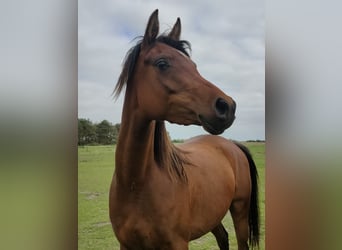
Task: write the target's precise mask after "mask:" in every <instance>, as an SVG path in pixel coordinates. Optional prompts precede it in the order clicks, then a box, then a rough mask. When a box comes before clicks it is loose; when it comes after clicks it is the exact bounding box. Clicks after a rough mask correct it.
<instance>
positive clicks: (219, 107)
mask: <svg viewBox="0 0 342 250" xmlns="http://www.w3.org/2000/svg"><path fill="white" fill-rule="evenodd" d="M215 108H216V111H217V114H218V115H219V116H220V117H223V118H226V114H227V113H228V110H229V106H228V103H226V101H225V100H223V99H222V98H218V99H217V100H216V103H215Z"/></svg>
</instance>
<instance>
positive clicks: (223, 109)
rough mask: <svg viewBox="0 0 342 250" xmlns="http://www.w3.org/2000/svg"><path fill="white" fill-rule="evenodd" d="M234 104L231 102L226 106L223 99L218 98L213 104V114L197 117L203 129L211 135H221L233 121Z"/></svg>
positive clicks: (226, 103)
mask: <svg viewBox="0 0 342 250" xmlns="http://www.w3.org/2000/svg"><path fill="white" fill-rule="evenodd" d="M235 110H236V103H235V101H233V100H232V103H231V104H228V102H226V101H225V100H224V99H222V98H218V99H217V100H216V101H215V104H214V114H213V115H210V116H205V115H201V114H200V115H198V119H199V121H200V123H201V125H202V126H203V128H204V129H205V130H206V131H207V132H209V133H210V134H213V135H219V134H222V133H223V132H224V131H225V130H226V129H227V128H229V127H230V126H231V125H232V124H233V122H234V120H235Z"/></svg>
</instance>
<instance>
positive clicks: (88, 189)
mask: <svg viewBox="0 0 342 250" xmlns="http://www.w3.org/2000/svg"><path fill="white" fill-rule="evenodd" d="M245 145H247V147H248V148H249V149H250V151H251V153H252V155H253V158H254V160H255V163H256V165H257V168H258V171H259V206H260V220H261V227H260V231H261V241H260V250H263V249H265V223H264V221H265V219H264V218H265V143H259V142H258V143H257V142H249V143H245ZM114 153H115V146H114V145H113V146H82V147H79V148H78V249H101V250H119V244H118V242H117V240H116V239H115V236H114V233H113V231H112V227H111V224H110V221H109V212H108V192H109V186H110V183H111V179H112V175H113V172H114ZM223 224H224V226H225V228H226V230H227V231H228V233H229V242H230V249H232V250H234V249H237V245H236V239H235V233H234V227H233V223H232V220H231V217H230V215H229V213H228V214H227V215H226V217H225V218H224V220H223ZM214 249H218V246H217V244H216V241H215V238H214V236H213V235H212V234H211V233H209V234H207V235H205V236H203V237H202V238H199V239H197V240H195V241H192V242H191V243H190V250H214Z"/></svg>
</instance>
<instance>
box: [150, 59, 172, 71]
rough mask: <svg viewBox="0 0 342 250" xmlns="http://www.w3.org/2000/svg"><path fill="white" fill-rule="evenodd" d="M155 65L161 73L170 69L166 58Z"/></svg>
mask: <svg viewBox="0 0 342 250" xmlns="http://www.w3.org/2000/svg"><path fill="white" fill-rule="evenodd" d="M154 65H155V66H157V67H158V69H160V70H161V71H165V70H167V69H168V68H169V67H170V64H169V62H168V61H167V60H166V59H164V58H161V59H158V60H157V61H156V62H155V64H154Z"/></svg>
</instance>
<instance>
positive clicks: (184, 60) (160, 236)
mask: <svg viewBox="0 0 342 250" xmlns="http://www.w3.org/2000/svg"><path fill="white" fill-rule="evenodd" d="M157 14H158V12H157V11H155V12H154V13H153V14H152V15H151V17H150V19H149V22H148V25H147V28H146V31H145V35H144V38H143V41H142V42H141V43H138V44H137V46H135V47H134V48H133V49H132V50H131V51H130V53H129V54H128V57H127V58H126V62H125V65H124V69H123V72H122V74H121V75H120V78H119V82H118V85H117V86H116V93H117V94H118V93H119V92H120V91H121V90H122V88H123V85H124V84H126V94H125V101H124V107H123V113H122V122H121V127H120V134H119V140H118V144H117V147H116V157H115V162H116V168H115V173H114V176H113V180H112V184H111V188H110V197H109V206H110V219H111V222H112V226H113V230H114V232H115V235H116V236H117V238H118V240H119V242H120V247H121V250H139V249H141V250H149V249H163V250H164V249H165V250H166V249H170V250H186V249H188V242H189V241H191V240H193V239H196V238H198V237H200V236H202V235H204V234H206V233H207V232H210V231H211V232H212V233H213V234H214V235H215V237H216V240H217V242H218V245H219V247H220V249H221V250H224V249H228V248H229V246H228V234H227V232H226V231H225V229H224V227H223V226H222V224H221V221H222V219H223V217H224V216H225V214H226V213H227V211H228V209H230V211H231V214H232V217H233V221H234V226H235V231H236V235H237V238H238V245H239V250H244V249H248V244H247V241H248V238H249V239H252V241H251V242H252V245H253V244H254V245H255V243H257V240H258V221H257V217H258V216H257V212H253V213H251V211H252V210H251V207H255V206H257V203H256V193H255V190H256V182H255V176H256V171H255V166H254V162H253V161H252V160H251V157H250V155H249V153H248V152H247V151H246V149H244V148H243V146H241V145H236V144H235V143H233V142H231V141H228V140H226V139H223V138H221V137H219V136H216V135H206V136H199V137H195V138H193V139H191V140H189V141H187V142H185V143H183V144H179V145H177V146H175V145H173V144H172V143H171V141H170V140H169V137H168V135H167V132H166V129H165V125H164V120H168V121H170V122H173V123H178V124H183V125H189V124H196V125H201V126H203V127H204V129H205V130H207V131H208V132H210V133H211V134H220V133H222V132H223V131H224V130H225V129H226V128H228V127H229V126H230V125H231V124H232V122H233V120H234V118H235V116H234V113H235V102H234V101H233V100H232V99H231V98H230V97H229V96H227V95H225V94H224V93H223V92H222V91H221V90H219V89H218V88H217V87H215V86H214V85H213V84H211V83H210V82H208V81H207V80H205V79H204V78H203V77H201V76H200V74H199V73H198V72H197V70H196V65H195V64H194V63H193V62H192V61H191V60H190V59H189V57H188V55H187V53H186V52H185V50H184V47H182V46H183V45H184V44H186V43H185V42H184V41H179V36H180V20H179V19H178V20H177V22H176V24H175V26H174V27H173V29H172V30H171V32H170V33H169V35H168V36H167V37H165V36H162V37H158V38H157V34H158V32H159V22H158V18H157ZM246 156H247V157H246ZM253 190H254V191H253ZM251 203H252V206H251ZM254 210H255V209H254ZM254 210H253V211H254ZM249 215H252V216H249ZM253 237H254V238H253Z"/></svg>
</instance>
